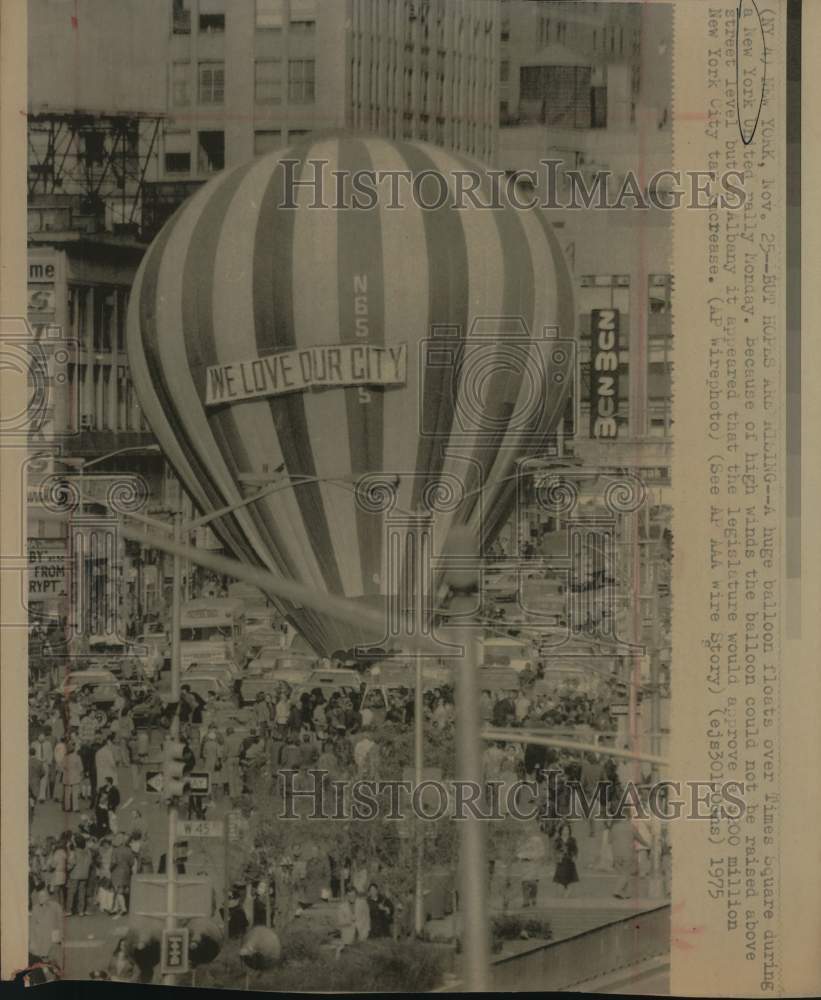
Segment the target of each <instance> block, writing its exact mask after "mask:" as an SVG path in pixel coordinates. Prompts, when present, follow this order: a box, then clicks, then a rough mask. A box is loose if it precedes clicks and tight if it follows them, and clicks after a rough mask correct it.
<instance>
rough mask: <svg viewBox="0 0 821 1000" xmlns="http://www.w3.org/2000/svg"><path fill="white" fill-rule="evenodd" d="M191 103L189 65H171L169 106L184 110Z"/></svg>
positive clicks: (183, 63)
mask: <svg viewBox="0 0 821 1000" xmlns="http://www.w3.org/2000/svg"><path fill="white" fill-rule="evenodd" d="M190 103H191V63H189V62H175V63H172V64H171V104H172V106H173V107H175V108H184V107H187V106H188V105H189V104H190Z"/></svg>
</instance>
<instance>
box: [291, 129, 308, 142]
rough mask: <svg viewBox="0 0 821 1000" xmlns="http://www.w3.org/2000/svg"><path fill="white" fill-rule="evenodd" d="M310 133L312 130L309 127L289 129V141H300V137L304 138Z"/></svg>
mask: <svg viewBox="0 0 821 1000" xmlns="http://www.w3.org/2000/svg"><path fill="white" fill-rule="evenodd" d="M310 134H311V130H310V129H309V128H291V129H288V142H299V141H300V139H304V138H305V136H306V135H310Z"/></svg>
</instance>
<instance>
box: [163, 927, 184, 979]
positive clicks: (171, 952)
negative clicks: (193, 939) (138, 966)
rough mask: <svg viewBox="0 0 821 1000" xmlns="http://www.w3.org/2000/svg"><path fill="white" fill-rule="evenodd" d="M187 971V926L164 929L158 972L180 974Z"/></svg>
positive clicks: (164, 974)
mask: <svg viewBox="0 0 821 1000" xmlns="http://www.w3.org/2000/svg"><path fill="white" fill-rule="evenodd" d="M188 971H189V968H188V928H187V927H180V928H178V929H175V930H173V931H169V930H164V931H163V932H162V948H161V950H160V974H161V975H163V976H166V975H169V974H171V975H177V976H181V975H184V974H185V973H186V972H188Z"/></svg>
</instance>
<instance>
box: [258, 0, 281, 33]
mask: <svg viewBox="0 0 821 1000" xmlns="http://www.w3.org/2000/svg"><path fill="white" fill-rule="evenodd" d="M256 2H257V19H256V24H257V28H262V29H267V30H271V29H273V30H276V31H279V30H280V29H281V28H282V0H256Z"/></svg>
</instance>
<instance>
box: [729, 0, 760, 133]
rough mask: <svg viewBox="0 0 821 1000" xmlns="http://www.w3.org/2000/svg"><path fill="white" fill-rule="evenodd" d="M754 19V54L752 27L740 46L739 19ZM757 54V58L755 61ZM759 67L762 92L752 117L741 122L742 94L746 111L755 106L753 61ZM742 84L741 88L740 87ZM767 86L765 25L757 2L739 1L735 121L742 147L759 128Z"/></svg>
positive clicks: (745, 31) (736, 20) (736, 14)
mask: <svg viewBox="0 0 821 1000" xmlns="http://www.w3.org/2000/svg"><path fill="white" fill-rule="evenodd" d="M742 17H743V18H745V20H746V19H747V18H752V17H755V23H756V24H757V26H758V31H759V32H760V33H761V51H760V52H759V53H756V48H757V46H756V44H755V42H754V41H753V36H754V34H755V26H753V27H746V26H745V28H744V43H743V45H742V43H741V19H742ZM739 55H742V56H743V57H744V60H745V67H744V68H745V73H744V74H742V72H741V60H740V59H739ZM756 55H757V59H756ZM756 61H757V62H759V63H760V64H761V93H760V94H759V95H758V108H757V109H756V112H755V117H754V118H753V117H752V116H750V115H747V116H745V118H744V121H743V123H742V120H741V105H742V94H744V95H745V96H744V100H743V103H744V107H745V111H746V110H747V106H748V104H749V105H750V106H751V107H752V106H754V102H755V97H754V90H753V88H754V86H755V82H756V79H757V68H756V67H755V66H754V65H753V64H754V63H755V62H756ZM742 82H743V84H744V86H743V87H742ZM766 84H767V43H766V42H765V41H764V24H763V22H762V20H761V13H760V11H759V9H758V5H757V4H756V0H738V7H737V8H736V12H735V107H736V118H737V120H738V133H739V135H740V136H741V141H742V142H743V143H744V145H745V146H749V145H750V143H751V142H752V141H753V138H754V137H755V132H756V129H757V128H758V121H759V119H760V118H761V109H762V108H763V106H764V90H765V87H766Z"/></svg>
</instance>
